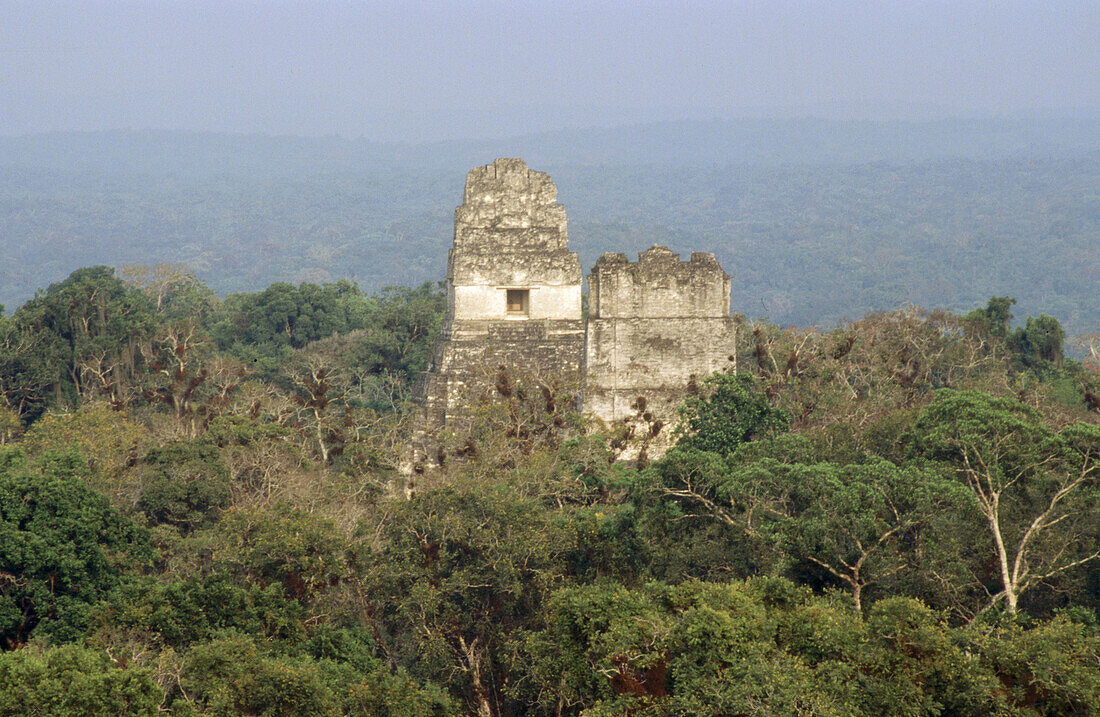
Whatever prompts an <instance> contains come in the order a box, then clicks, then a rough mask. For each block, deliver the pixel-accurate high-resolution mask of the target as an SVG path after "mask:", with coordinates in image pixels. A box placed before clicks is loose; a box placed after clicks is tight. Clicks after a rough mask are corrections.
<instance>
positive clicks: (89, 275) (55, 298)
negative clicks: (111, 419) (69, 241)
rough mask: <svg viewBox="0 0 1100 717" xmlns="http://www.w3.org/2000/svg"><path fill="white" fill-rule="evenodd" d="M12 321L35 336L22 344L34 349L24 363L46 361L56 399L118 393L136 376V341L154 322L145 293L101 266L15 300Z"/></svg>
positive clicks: (139, 341)
mask: <svg viewBox="0 0 1100 717" xmlns="http://www.w3.org/2000/svg"><path fill="white" fill-rule="evenodd" d="M12 321H13V322H14V324H15V326H16V327H17V328H18V329H20V330H21V331H22V332H24V333H25V332H28V331H29V332H31V334H32V335H33V336H35V337H36V339H35V340H34V341H32V344H34V345H33V346H27V345H26V342H25V341H24V342H23V344H21V345H22V346H23V350H24V351H27V350H31V351H34V352H35V353H36V354H38V359H36V361H35V362H32V363H31V364H28V366H27V367H26V368H29V366H30V365H33V364H34V363H37V362H42V363H44V364H45V370H46V371H47V373H48V376H49V382H50V386H49V390H50V391H51V393H52V394H53V395H52V396H51V397H50V398H51V399H52V400H53V402H55V403H57V402H61V401H68V402H71V403H75V402H76V401H77V400H78V399H81V398H88V397H92V396H94V395H98V394H99V393H101V392H102V393H106V394H108V396H110V397H112V398H116V399H117V398H118V394H119V391H120V390H121V388H122V387H124V386H128V385H132V384H133V383H134V382H135V381H136V380H137V375H138V373H139V371H140V363H141V351H140V349H141V344H142V342H143V340H144V339H145V337H147V336H148V335H149V334H150V333H151V332H152V330H153V328H154V327H155V326H156V323H157V322H156V317H155V315H154V312H153V308H152V305H151V303H150V302H149V300H148V299H147V298H146V297H145V295H143V294H142V293H141V292H140V291H138V290H136V289H130V288H128V287H127V286H126V285H125V284H124V283H123V282H122V281H121V280H120V279H118V278H117V277H115V275H114V270H113V269H111V268H109V267H105V266H95V267H88V268H84V269H78V270H76V271H74V272H73V273H72V274H70V275H69V277H68V278H67V279H65V280H64V281H62V282H60V283H57V284H52V285H50V287H49V288H48V289H47V290H46V291H45V292H44V293H39V295H38V296H36V297H35V298H34V299H32V300H30V301H28V302H27V303H25V304H23V305H22V306H20V307H19V309H18V310H17V311H16V312H15V314H14V315H13V316H12ZM26 368H25V369H24V373H25V372H26ZM10 399H11V397H10V396H9V400H10Z"/></svg>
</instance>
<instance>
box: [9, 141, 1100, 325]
mask: <svg viewBox="0 0 1100 717" xmlns="http://www.w3.org/2000/svg"><path fill="white" fill-rule="evenodd" d="M1098 152H1100V123H1098V122H1096V121H1084V120H1082V121H1076V122H1072V121H1040V120H1035V121H1027V122H1025V121H1009V120H981V121H979V120H975V121H969V122H964V121H945V122H928V123H902V122H895V123H890V122H881V123H875V122H826V121H821V120H797V121H796V120H791V121H785V122H780V121H763V120H758V121H749V120H743V121H738V122H711V123H706V122H695V123H691V122H688V123H661V124H654V125H641V126H637V127H624V128H615V129H600V130H596V129H592V130H571V131H563V132H559V133H552V134H542V135H536V136H528V137H516V138H510V139H503V140H493V141H489V140H485V141H468V142H449V143H436V144H427V145H396V144H379V143H372V142H368V141H365V140H343V139H339V138H335V137H333V138H312V139H311V138H294V137H262V136H248V135H242V136H233V135H214V134H192V133H183V132H130V133H127V132H114V133H69V134H51V135H38V136H31V137H15V138H3V137H0V304H6V305H7V307H8V309H9V310H10V309H12V308H14V307H15V306H17V305H18V304H21V303H23V302H24V301H26V300H27V299H29V298H31V297H32V296H33V295H34V292H35V291H36V290H37V289H38V288H40V287H43V286H47V285H49V284H51V283H55V282H58V281H60V280H61V279H63V278H64V277H65V276H67V275H68V274H69V273H70V272H72V271H73V270H75V269H77V268H79V267H82V266H88V265H93V264H109V265H113V266H122V265H129V264H155V263H159V262H170V263H175V264H183V265H185V266H187V267H188V268H189V269H190V270H191V271H192V272H193V273H195V275H196V276H198V277H199V278H200V279H202V280H203V281H204V282H205V283H206V284H207V285H208V286H210V287H211V288H212V289H214V291H215V292H216V293H217V294H218V295H219V296H224V295H226V294H228V293H233V292H239V291H260V290H262V289H263V288H265V287H266V286H268V285H270V284H271V283H273V282H278V281H284V282H292V283H295V284H297V283H300V282H303V281H309V282H314V283H324V282H332V281H336V280H337V279H339V278H347V279H350V280H353V281H356V282H358V283H359V285H360V286H362V287H364V288H365V289H367V290H369V291H376V290H378V289H380V288H382V287H384V286H388V285H410V286H411V285H417V284H420V283H422V282H424V281H435V280H438V279H439V277H441V276H442V275H443V273H444V266H445V262H446V256H447V250H448V248H449V246H450V241H451V232H452V226H453V211H454V207H455V206H456V205H457V204H459V202H460V199H461V190H462V181H463V177H464V176H465V174H466V172H467V170H469V169H470V168H471V167H474V166H477V165H481V164H485V163H487V162H490V161H492V159H493V158H494V157H499V156H517V157H523V158H524V159H526V160H527V162H528V164H529V165H530V166H531V167H532V168H535V169H538V170H540V171H547V172H549V173H550V174H551V176H552V177H553V178H554V180H555V182H556V184H557V186H558V188H559V191H560V201H561V202H563V203H564V205H565V207H566V210H567V212H568V214H569V217H570V244H571V246H572V247H573V248H574V249H575V250H577V251H578V252H579V253H580V255H581V260H582V265H583V266H584V267H585V269H586V270H587V268H589V267H591V266H592V265H593V263H594V262H595V260H596V258H597V257H598V256H599V255H600V254H601V253H602V252H605V251H624V252H627V253H636V252H640V251H643V250H645V249H648V248H649V247H650V246H651V245H652V244H662V245H666V246H669V247H670V248H672V249H673V250H674V251H678V252H681V253H685V255H686V253H687V252H691V251H713V252H715V253H716V255H717V257H718V259H719V261H720V262H721V264H722V266H723V267H725V268H726V269H727V271H729V272H730V273H731V274H732V275H733V295H732V306H734V307H735V310H737V311H741V312H742V313H744V314H746V315H747V316H751V317H757V318H760V319H763V320H767V321H770V322H773V323H777V324H780V325H785V326H789V325H796V326H811V325H813V326H820V327H825V328H832V327H834V326H836V325H837V323H838V322H840V321H853V320H857V319H859V318H860V317H862V316H863V315H864V314H866V313H867V312H872V311H889V310H893V309H896V308H898V307H900V306H902V305H903V304H905V303H907V302H910V303H915V304H917V305H918V306H925V307H928V308H942V309H949V310H953V311H956V312H961V311H964V310H967V309H968V307H972V306H976V305H979V304H981V303H982V302H984V301H985V299H986V298H987V297H989V296H999V295H1011V296H1013V297H1015V298H1016V299H1017V301H1018V302H1019V304H1018V308H1019V310H1020V312H1021V313H1022V314H1025V315H1026V314H1032V315H1038V314H1039V313H1042V312H1045V313H1051V314H1054V315H1057V316H1058V317H1059V318H1060V320H1061V321H1062V322H1063V324H1064V325H1065V327H1066V330H1067V331H1068V332H1069V333H1070V334H1071V335H1076V334H1081V333H1087V332H1091V331H1097V330H1100V313H1098V312H1100V309H1098V308H1097V303H1096V302H1095V301H1094V300H1093V293H1094V292H1093V286H1092V283H1091V282H1092V277H1095V276H1097V275H1100V214H1098V213H1097V210H1096V207H1097V206H1098V197H1100V162H1098V161H1097V159H1098V157H1100V155H1098ZM1068 266H1072V267H1075V268H1076V269H1075V270H1074V271H1066V270H1065V267H1068Z"/></svg>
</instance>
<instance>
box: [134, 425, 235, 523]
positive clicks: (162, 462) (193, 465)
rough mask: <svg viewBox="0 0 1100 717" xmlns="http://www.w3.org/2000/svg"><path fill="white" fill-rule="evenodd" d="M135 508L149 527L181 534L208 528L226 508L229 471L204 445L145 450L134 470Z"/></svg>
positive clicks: (182, 443) (177, 444) (180, 443)
mask: <svg viewBox="0 0 1100 717" xmlns="http://www.w3.org/2000/svg"><path fill="white" fill-rule="evenodd" d="M137 470H138V473H139V476H140V482H141V496H140V498H139V499H138V503H137V507H138V509H139V510H141V511H142V512H144V513H145V515H146V517H147V518H148V520H149V521H150V523H152V524H168V525H172V526H175V527H176V528H178V529H179V530H180V531H182V532H189V531H191V530H194V529H196V528H200V527H203V526H205V525H210V524H211V523H213V521H214V519H215V518H216V517H217V515H218V513H219V512H220V511H221V510H222V509H224V508H226V507H228V506H229V503H230V499H231V498H232V495H231V481H230V478H229V469H228V468H226V467H225V464H224V463H222V461H221V456H220V455H219V453H218V448H217V446H215V445H214V444H213V443H209V442H205V441H176V442H173V443H167V444H165V445H161V446H154V447H153V448H151V449H149V451H148V452H147V453H146V454H145V456H144V457H143V458H142V459H141V462H140V464H139V466H138V469H137Z"/></svg>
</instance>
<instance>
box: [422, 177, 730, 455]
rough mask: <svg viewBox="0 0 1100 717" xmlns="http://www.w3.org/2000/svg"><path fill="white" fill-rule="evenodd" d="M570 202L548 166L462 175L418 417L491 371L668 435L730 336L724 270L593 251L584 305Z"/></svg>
mask: <svg viewBox="0 0 1100 717" xmlns="http://www.w3.org/2000/svg"><path fill="white" fill-rule="evenodd" d="M567 239H568V237H567V234H566V218H565V208H564V207H563V206H562V205H561V204H558V203H557V188H556V187H555V186H554V183H553V182H552V181H551V180H550V177H549V176H548V175H546V174H545V173H543V172H536V171H532V170H529V169H528V168H527V165H526V164H525V163H524V162H523V160H520V159H498V160H496V161H494V162H493V163H492V164H489V165H486V166H484V167H477V168H475V169H473V170H471V171H470V173H469V174H468V175H467V176H466V191H465V195H464V197H463V202H462V205H461V206H460V207H458V208H457V209H456V210H455V233H454V246H453V248H452V249H451V252H450V256H449V259H448V262H447V313H446V316H445V318H444V326H443V336H442V340H441V342H440V344H439V345H438V346H437V347H436V349H435V353H434V355H433V357H432V363H431V365H430V366H429V368H428V371H427V372H426V373H425V376H424V380H423V382H422V388H421V390H422V398H423V401H424V409H425V417H426V419H427V421H426V422H427V425H426V428H428V429H429V430H431V429H438V428H443V427H450V426H453V425H454V423H455V421H459V420H461V417H462V416H463V415H464V413H465V412H466V407H468V406H469V405H471V402H472V401H476V400H477V396H478V395H479V394H481V393H484V392H485V390H486V389H487V387H490V386H492V384H493V381H494V380H495V379H494V376H495V375H496V374H495V372H496V371H497V370H498V369H499V367H501V366H503V367H507V369H508V370H509V371H511V372H514V373H516V374H517V375H519V374H527V375H532V374H533V375H535V376H538V377H540V378H543V379H546V380H549V379H551V378H552V379H554V380H557V381H559V382H564V383H565V385H569V386H575V387H576V392H577V393H578V394H579V397H580V401H581V405H582V406H583V409H584V411H585V412H587V413H588V414H590V415H592V416H594V417H596V418H599V419H601V420H603V421H604V422H606V423H608V424H612V425H623V426H628V427H630V428H631V429H639V430H640V431H644V432H645V436H644V439H645V443H646V444H647V445H649V446H650V448H649V455H650V456H651V457H653V456H655V455H658V454H659V453H661V452H663V450H664V448H665V447H667V445H668V444H669V442H670V438H671V436H670V434H671V430H669V428H670V426H671V425H672V424H673V423H674V422H675V418H676V407H677V406H678V405H679V404H680V402H681V401H683V399H684V398H685V396H686V395H687V392H688V390H689V387H690V385H691V384H692V382H693V381H694V380H695V379H698V380H700V381H701V380H702V379H703V378H704V377H705V376H707V375H709V374H711V373H713V372H714V371H717V370H719V369H721V368H723V367H725V366H727V365H728V356H729V355H730V354H731V353H732V352H733V347H734V344H735V340H736V330H737V329H736V324H735V322H734V321H733V319H731V318H730V315H729V313H730V312H729V295H730V277H729V276H728V275H727V274H726V273H725V272H724V271H722V267H721V266H719V265H718V261H717V260H716V259H715V258H714V255H713V254H709V253H703V252H693V253H692V255H691V260H690V261H683V260H681V259H680V257H679V255H678V254H675V253H673V252H671V251H669V250H668V249H666V248H665V247H662V246H654V247H653V248H652V249H649V250H648V251H645V252H643V253H642V254H641V255H640V256H639V258H638V261H637V262H636V263H632V262H630V261H629V260H628V259H627V258H626V256H625V255H623V254H614V253H608V254H604V255H603V256H601V257H600V259H599V261H597V262H596V266H595V267H594V268H593V269H592V273H591V274H589V276H588V288H589V318H588V321H587V325H586V324H585V322H584V320H583V318H582V314H581V278H582V277H581V266H580V261H579V259H578V258H577V254H576V253H575V252H572V251H570V250H569V248H568V247H567Z"/></svg>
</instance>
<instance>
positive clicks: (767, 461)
mask: <svg viewBox="0 0 1100 717" xmlns="http://www.w3.org/2000/svg"><path fill="white" fill-rule="evenodd" d="M443 303H444V299H443V295H442V292H441V290H440V289H439V287H438V286H436V285H432V284H425V285H422V286H419V287H417V288H391V289H386V290H383V291H380V292H378V293H375V294H365V293H363V292H362V291H361V290H360V289H359V288H358V287H357V286H356V285H355V284H353V283H351V282H348V281H339V282H335V283H327V284H309V283H302V284H298V285H291V284H282V283H277V284H272V285H271V286H269V287H268V288H266V289H264V290H263V291H259V292H255V293H240V294H233V295H230V296H228V297H227V298H225V299H224V300H220V299H218V298H217V297H216V295H215V294H214V292H213V291H211V290H210V289H209V288H208V287H207V286H205V285H204V284H203V283H202V282H200V281H199V280H198V279H196V278H195V277H194V275H192V274H191V273H190V272H188V271H187V270H185V269H183V268H181V267H178V266H167V265H160V266H155V267H148V266H133V267H128V268H126V269H124V270H122V271H121V272H119V273H118V274H116V273H115V272H114V271H113V270H112V269H109V268H106V267H91V268H85V269H81V270H79V271H76V272H74V273H73V274H72V275H71V276H69V277H68V278H67V279H65V280H64V281H62V282H59V283H57V284H54V285H51V286H50V287H49V288H47V289H46V290H45V291H42V292H39V294H38V295H37V296H36V297H35V298H33V299H31V300H30V301H28V302H26V303H24V304H23V305H21V306H19V307H18V308H17V309H15V311H14V312H12V313H11V314H10V315H8V316H4V317H0V714H3V715H25V714H57V715H78V714H79V715H107V714H110V715H142V714H149V715H152V714H157V713H160V712H165V711H167V712H169V713H170V714H174V715H233V714H255V715H313V714H318V715H320V714H357V715H458V714H477V715H483V716H487V717H489V716H501V717H503V716H505V715H582V714H583V715H587V716H588V717H595V716H598V715H750V714H760V715H762V714H769V715H770V714H813V715H939V714H952V715H997V714H999V715H1021V716H1022V715H1029V716H1031V715H1068V714H1076V715H1090V714H1097V713H1098V711H1100V708H1098V705H1100V621H1098V614H1100V613H1098V611H1100V486H1098V478H1100V462H1098V461H1100V366H1098V365H1097V363H1096V355H1095V354H1093V355H1091V357H1090V358H1089V359H1088V360H1086V361H1084V362H1078V361H1075V360H1073V359H1071V358H1068V357H1067V356H1066V355H1065V350H1064V345H1063V344H1064V332H1063V330H1062V327H1061V325H1060V323H1059V322H1058V321H1057V320H1056V319H1055V318H1052V317H1050V316H1045V315H1040V316H1038V317H1028V318H1027V319H1026V320H1025V321H1022V322H1015V323H1014V322H1013V315H1012V309H1013V300H1012V299H1010V298H1007V297H993V298H992V299H990V300H989V301H988V302H987V303H986V304H985V306H983V307H980V308H977V309H974V310H973V311H970V312H969V313H967V314H965V315H962V316H960V315H955V314H951V313H947V312H926V311H922V310H920V309H917V308H909V309H905V310H900V311H895V312H891V313H880V314H869V315H867V316H866V317H865V318H863V319H860V320H859V321H855V322H851V323H846V324H842V325H840V326H839V327H838V328H836V329H834V330H830V331H821V330H816V329H793V328H782V327H779V326H775V325H771V324H767V323H763V322H749V321H745V320H743V323H742V327H743V331H742V332H741V338H740V340H739V343H738V345H737V346H734V347H731V359H732V360H731V362H730V370H729V371H727V372H724V373H719V374H715V375H714V376H711V377H699V380H698V381H697V382H695V384H694V386H695V388H694V390H693V395H692V396H691V397H690V398H689V399H688V400H687V401H686V403H685V404H684V407H683V426H684V429H683V431H682V432H681V434H680V435H679V436H678V444H677V445H676V446H675V447H674V448H673V449H672V450H670V451H669V452H668V453H667V454H666V455H665V456H664V457H663V458H661V459H660V460H652V461H650V460H647V459H645V458H641V459H639V460H637V461H633V462H625V461H618V460H616V459H617V457H618V456H619V455H622V454H623V451H625V450H626V449H627V447H628V446H630V445H634V446H635V447H636V446H637V445H638V444H639V443H640V444H642V447H643V448H644V447H645V445H644V444H645V443H646V442H647V441H648V440H650V439H652V438H653V436H652V432H650V431H637V430H636V429H637V425H636V424H631V425H623V426H605V425H594V424H592V422H590V421H587V420H585V419H584V418H583V417H582V416H580V415H578V414H577V413H576V412H575V411H574V409H573V408H572V406H573V402H572V401H571V400H569V397H568V396H561V397H555V396H551V395H550V394H549V393H548V392H547V391H544V390H542V389H543V388H544V387H542V386H537V385H534V384H533V383H532V382H533V381H534V379H533V378H532V377H526V376H520V375H507V376H501V377H499V379H498V381H497V384H496V385H497V387H496V389H494V391H493V392H492V393H491V394H490V395H486V396H483V397H477V398H476V399H475V398H474V397H472V398H471V401H475V400H476V405H475V406H474V409H475V410H474V411H473V418H472V419H471V422H470V425H469V426H468V427H467V428H465V429H464V430H462V431H461V432H459V433H456V434H454V435H447V436H443V437H442V441H443V444H444V449H445V450H444V451H443V453H444V455H445V461H444V464H443V466H442V468H441V469H440V471H439V473H438V474H427V475H422V476H416V479H415V481H416V484H415V485H411V484H410V482H409V481H408V479H406V478H402V477H401V476H400V475H399V474H398V472H397V470H396V465H397V464H398V462H399V461H400V460H401V458H402V455H403V450H404V449H405V446H406V444H407V442H408V440H409V436H410V426H411V419H412V416H413V415H414V412H415V407H414V406H413V405H412V404H411V403H410V400H409V398H410V391H411V385H412V383H413V381H414V380H415V377H416V376H417V374H418V372H419V371H420V370H422V369H423V368H424V366H425V365H426V362H427V360H428V355H429V352H430V349H431V346H432V344H433V343H434V341H435V339H436V337H437V335H438V331H439V327H440V321H441V318H442V311H443ZM548 396H550V397H549V398H548ZM559 398H560V399H561V400H558V399H559ZM632 431H633V433H632ZM643 456H644V451H643Z"/></svg>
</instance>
